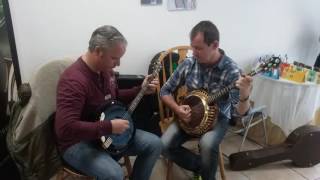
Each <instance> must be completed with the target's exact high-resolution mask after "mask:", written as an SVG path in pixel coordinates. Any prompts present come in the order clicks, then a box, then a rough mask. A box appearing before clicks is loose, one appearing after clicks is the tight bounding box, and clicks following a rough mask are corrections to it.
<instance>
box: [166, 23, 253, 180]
mask: <svg viewBox="0 0 320 180" xmlns="http://www.w3.org/2000/svg"><path fill="white" fill-rule="evenodd" d="M190 40H191V47H192V49H193V57H190V58H187V59H185V60H184V61H183V62H182V63H181V64H180V65H179V66H178V67H177V69H176V70H175V71H174V73H173V74H172V76H171V77H170V78H169V80H168V81H167V82H166V83H165V84H164V85H163V87H162V88H161V91H160V96H161V100H162V101H163V102H164V103H165V104H166V105H167V106H168V107H169V108H170V109H171V110H172V111H173V112H174V113H175V114H176V115H177V116H178V118H180V119H181V120H183V121H185V122H189V121H190V120H191V108H190V107H189V106H188V105H179V104H177V102H176V101H175V100H174V98H173V96H172V94H173V92H174V91H175V90H176V89H177V88H179V87H180V86H186V87H187V90H188V92H191V91H193V90H198V89H205V90H206V91H207V92H208V93H214V92H216V91H218V90H221V89H222V88H223V87H226V86H228V85H230V84H232V83H233V82H235V83H236V87H237V89H232V90H231V91H230V92H229V93H228V94H227V95H226V96H225V97H223V98H221V99H220V100H219V101H218V102H217V105H218V107H219V114H218V121H217V123H216V125H215V126H214V128H213V129H212V130H210V131H208V132H206V133H205V134H204V135H202V136H201V138H200V143H199V145H200V155H196V154H194V153H192V152H191V151H189V150H188V149H186V148H184V147H182V144H183V143H184V142H185V141H187V140H188V139H190V138H191V136H190V135H188V134H186V133H185V132H184V131H183V130H182V129H180V127H179V126H178V124H177V122H176V121H175V122H174V123H172V124H171V125H170V126H169V128H168V129H167V131H166V132H165V133H164V134H163V136H162V138H161V139H162V142H163V144H164V151H163V154H164V156H166V157H167V158H168V159H170V160H172V161H174V162H175V163H176V164H177V165H179V166H181V167H183V168H185V169H188V170H190V171H193V172H194V173H196V174H200V175H201V177H202V179H205V180H207V179H208V180H209V179H210V180H214V179H215V174H216V170H217V162H218V151H219V144H220V143H221V141H222V139H223V137H224V135H225V133H226V131H227V129H228V127H229V120H230V119H231V110H232V109H234V110H235V112H236V113H238V114H240V115H244V114H246V113H247V111H248V110H249V109H250V103H249V95H250V92H251V88H252V77H250V76H241V75H240V72H241V70H240V69H239V67H238V65H237V64H236V63H235V62H234V61H233V60H232V59H231V58H230V57H228V56H227V55H226V54H225V53H224V51H223V50H221V49H219V31H218V29H217V27H216V26H215V25H214V24H213V23H212V22H210V21H201V22H200V23H198V24H197V25H196V26H195V27H194V28H193V29H192V31H191V33H190Z"/></svg>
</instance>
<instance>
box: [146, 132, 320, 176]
mask: <svg viewBox="0 0 320 180" xmlns="http://www.w3.org/2000/svg"><path fill="white" fill-rule="evenodd" d="M240 142H241V136H238V135H235V136H228V137H227V138H225V139H224V141H223V143H222V146H221V147H222V151H223V153H224V155H225V158H224V159H225V169H226V178H227V180H288V179H290V180H320V164H318V165H316V166H313V167H310V168H297V167H294V166H293V165H292V164H291V161H279V162H274V163H270V164H265V165H262V166H260V167H257V168H253V169H249V170H244V171H232V170H230V169H229V166H228V158H227V156H228V155H230V154H231V153H235V152H237V151H238V147H239V145H240ZM188 146H193V145H192V144H189V145H188ZM259 148H261V146H259V145H257V144H255V143H253V142H251V141H246V143H245V145H244V148H243V150H253V149H259ZM172 172H173V175H172V176H173V177H172V178H171V179H172V180H188V179H191V177H192V173H191V172H189V171H187V170H184V169H181V168H179V167H178V166H176V165H174V167H173V171H172ZM165 178H166V164H165V161H164V159H163V158H160V159H159V160H158V162H157V164H156V166H155V168H154V170H153V173H152V176H151V180H165ZM217 179H221V178H220V175H219V173H217Z"/></svg>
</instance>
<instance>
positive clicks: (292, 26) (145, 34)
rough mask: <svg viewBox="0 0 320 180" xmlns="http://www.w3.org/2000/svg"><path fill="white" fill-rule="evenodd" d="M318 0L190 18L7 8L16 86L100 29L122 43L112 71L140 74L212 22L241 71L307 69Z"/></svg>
mask: <svg viewBox="0 0 320 180" xmlns="http://www.w3.org/2000/svg"><path fill="white" fill-rule="evenodd" d="M319 7H320V1H319V0H304V1H302V0H241V1H239V0H224V1H221V0H198V7H197V9H196V10H195V11H180V12H169V11H167V9H166V0H163V4H162V5H161V6H152V7H151V6H141V5H140V0H10V8H11V13H12V19H13V26H14V32H15V37H16V43H17V50H18V56H19V61H20V62H19V63H20V68H21V73H22V80H23V81H24V82H25V81H29V80H30V77H31V75H32V73H33V72H34V71H35V69H36V68H38V67H39V66H40V65H42V64H44V63H46V62H48V61H50V60H53V59H59V58H63V57H74V58H76V57H78V56H80V55H81V54H82V53H84V52H85V51H86V49H87V46H88V40H89V37H90V35H91V32H92V31H93V30H94V29H95V28H96V27H97V26H100V25H104V24H110V25H114V26H115V27H117V28H118V29H119V30H120V31H121V32H122V33H123V34H124V35H125V36H126V38H127V39H128V41H129V46H128V48H127V53H126V54H125V56H124V57H123V59H122V62H121V67H120V68H118V70H119V71H120V72H121V73H124V74H145V73H146V72H147V67H148V65H149V62H150V60H151V58H152V57H153V56H154V54H155V53H157V52H159V51H161V50H165V49H168V48H170V47H173V46H176V45H183V44H189V38H188V35H189V31H190V30H191V28H192V27H193V26H194V25H195V24H196V23H198V22H199V21H200V20H205V19H208V20H211V21H213V22H214V23H215V24H216V25H217V26H218V28H219V29H220V33H221V43H220V46H221V47H222V48H223V49H224V50H225V51H226V53H227V54H228V55H229V56H230V57H232V58H233V59H234V60H235V61H237V62H238V63H239V64H240V65H241V66H243V67H245V66H246V65H247V64H250V63H251V62H252V61H253V60H255V59H256V58H257V57H259V56H261V55H266V54H281V55H284V54H288V57H289V58H290V59H291V60H292V61H293V60H298V61H300V62H305V63H306V64H309V65H313V63H314V61H315V59H316V56H317V54H318V53H319V50H320V43H319V42H318V39H319V35H320V10H319V9H318V8H319Z"/></svg>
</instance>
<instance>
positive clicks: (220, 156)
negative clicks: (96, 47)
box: [218, 146, 226, 180]
mask: <svg viewBox="0 0 320 180" xmlns="http://www.w3.org/2000/svg"><path fill="white" fill-rule="evenodd" d="M218 159H219V169H220V176H221V179H222V180H225V179H226V174H225V169H224V161H223V154H222V151H221V147H220V146H219V158H218Z"/></svg>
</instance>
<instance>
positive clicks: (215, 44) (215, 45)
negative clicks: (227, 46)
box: [211, 40, 219, 49]
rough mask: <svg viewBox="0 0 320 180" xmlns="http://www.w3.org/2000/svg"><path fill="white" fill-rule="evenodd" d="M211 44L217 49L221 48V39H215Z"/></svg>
mask: <svg viewBox="0 0 320 180" xmlns="http://www.w3.org/2000/svg"><path fill="white" fill-rule="evenodd" d="M211 46H212V48H213V49H217V48H219V41H217V40H215V41H213V42H212V43H211Z"/></svg>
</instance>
